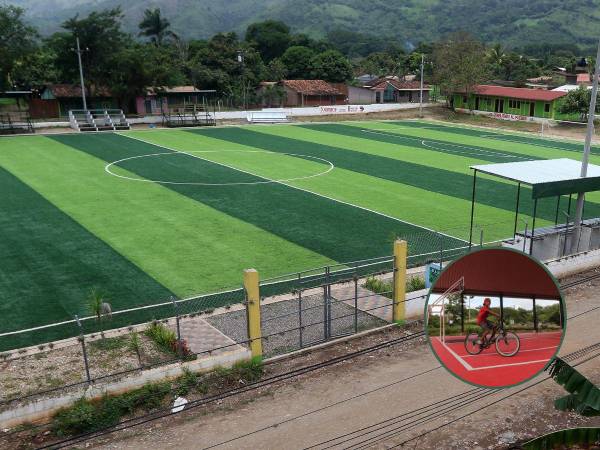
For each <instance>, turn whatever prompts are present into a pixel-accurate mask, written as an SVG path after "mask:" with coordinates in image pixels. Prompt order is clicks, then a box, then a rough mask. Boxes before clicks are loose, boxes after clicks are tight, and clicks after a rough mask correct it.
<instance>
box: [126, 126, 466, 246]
mask: <svg viewBox="0 0 600 450" xmlns="http://www.w3.org/2000/svg"><path fill="white" fill-rule="evenodd" d="M116 134H118V135H119V136H123V137H126V138H128V139H133V140H135V141H139V142H143V143H145V144H148V145H153V146H155V147H160V148H163V149H165V150H170V151H173V152H176V153H183V154H186V155H188V156H191V157H192V158H198V159H201V160H202V161H206V162H209V163H213V164H217V165H220V166H223V167H227V168H228V169H231V170H235V171H237V172H242V173H245V174H248V175H252V176H254V177H258V178H262V179H263V180H267V181H269V182H271V183H276V184H281V185H283V186H287V187H289V188H292V189H296V190H298V191H302V192H306V193H308V194H312V195H316V196H318V197H322V198H325V199H327V200H330V201H332V202H337V203H341V204H343V205H347V206H351V207H353V208H358V209H361V210H363V211H367V212H370V213H372V214H376V215H378V216H381V217H385V218H387V219H391V220H394V221H396V222H400V223H404V224H406V225H410V226H413V227H415V228H420V229H421V230H426V231H431V232H433V233H436V234H440V235H442V236H446V237H448V238H451V239H456V240H457V241H461V242H465V243H467V242H468V241H466V240H464V239H460V238H458V237H455V236H451V235H449V234H446V233H441V232H439V231H435V230H432V229H431V228H427V227H424V226H421V225H416V224H414V223H411V222H408V221H406V220H402V219H398V218H397V217H393V216H390V215H388V214H385V213H382V212H379V211H375V210H372V209H370V208H366V207H364V206H360V205H355V204H354V203H350V202H345V201H343V200H339V199H336V198H333V197H329V196H327V195H324V194H320V193H318V192H314V191H311V190H308V189H304V188H301V187H297V186H294V185H292V184H288V183H285V182H283V181H277V180H273V179H270V178H268V177H264V176H261V175H257V174H255V173H252V172H249V171H247V170H243V169H239V168H237V167H234V166H230V165H229V164H225V163H221V162H216V161H211V160H210V159H207V158H202V157H201V156H198V155H194V154H192V153H188V152H186V151H183V150H177V149H174V148H170V147H167V146H165V145H160V144H155V143H153V142H149V141H146V140H144V139H140V138H138V137H134V136H129V135H126V134H122V133H116Z"/></svg>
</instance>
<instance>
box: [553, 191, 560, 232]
mask: <svg viewBox="0 0 600 450" xmlns="http://www.w3.org/2000/svg"><path fill="white" fill-rule="evenodd" d="M559 209H560V195H559V196H558V197H557V199H556V215H555V216H554V225H558V210H559Z"/></svg>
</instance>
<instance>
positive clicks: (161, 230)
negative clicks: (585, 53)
mask: <svg viewBox="0 0 600 450" xmlns="http://www.w3.org/2000/svg"><path fill="white" fill-rule="evenodd" d="M365 130H367V131H368V130H370V131H374V132H375V133H371V132H365ZM579 150H580V146H578V145H577V144H574V143H569V142H556V141H549V140H545V139H537V138H526V137H524V136H520V135H514V134H505V133H499V132H493V131H488V130H474V129H465V128H459V127H452V126H446V125H441V124H431V123H426V122H368V123H346V124H343V125H341V124H310V125H300V126H268V127H264V126H262V127H261V126H251V127H244V128H240V127H224V128H213V129H198V130H189V131H183V130H176V131H173V130H169V131H166V130H160V131H150V132H140V131H137V132H136V131H133V132H126V133H123V134H115V133H102V134H68V135H54V136H51V137H42V136H34V137H23V138H19V137H17V138H7V139H3V140H0V170H1V172H0V186H2V188H3V189H4V190H6V191H7V192H11V195H10V196H5V197H4V198H3V199H2V200H0V206H1V207H2V209H3V211H7V213H6V214H5V215H4V216H3V217H2V219H0V233H1V234H2V235H4V236H8V238H7V239H4V240H3V242H2V243H0V247H1V249H2V250H3V256H0V258H2V259H1V260H0V261H1V262H2V266H1V269H0V291H1V292H2V293H3V294H5V293H6V296H5V297H6V298H8V299H9V300H6V301H4V302H3V304H2V305H0V317H3V318H4V317H7V318H8V319H7V321H4V320H3V321H2V323H1V324H0V332H2V330H8V329H18V328H25V327H28V326H34V325H38V324H43V323H48V322H52V321H56V320H65V319H69V318H70V317H71V316H72V315H73V314H75V313H76V314H81V315H85V313H86V310H87V305H85V297H86V296H87V294H88V293H89V289H90V288H91V287H92V286H97V287H99V288H101V289H102V290H104V291H105V292H106V293H107V296H108V297H109V299H110V300H111V302H112V303H113V305H114V306H115V308H116V309H121V308H124V307H127V306H133V305H139V304H147V303H151V302H156V301H161V300H165V299H166V298H167V297H168V296H169V295H171V294H174V295H176V296H179V297H184V296H188V295H190V294H193V293H201V292H206V291H215V290H219V289H222V288H226V287H236V286H239V284H240V282H241V272H242V270H243V269H245V268H249V267H254V268H257V269H258V270H259V271H260V273H261V276H262V277H263V278H264V277H267V276H276V275H279V274H283V273H288V272H293V271H296V270H303V269H307V268H311V267H315V266H322V265H326V264H332V263H335V262H345V261H350V260H358V259H364V258H369V257H376V256H383V255H389V254H390V253H391V244H392V241H393V239H394V238H396V237H404V238H406V239H407V240H408V241H409V250H410V252H411V253H412V254H416V253H425V252H431V251H437V250H438V249H439V248H440V240H441V241H442V242H441V243H442V245H443V246H444V248H446V249H448V248H453V247H459V246H464V239H465V238H468V224H469V217H470V199H471V189H472V176H471V171H470V169H469V166H470V165H473V164H485V163H490V162H508V161H518V160H523V159H525V158H527V159H529V158H532V159H533V158H539V159H541V158H556V157H570V158H578V155H577V153H575V152H577V151H579ZM182 151H183V152H187V153H189V154H182V153H180V152H182ZM594 153H598V149H594ZM146 155H154V156H146ZM136 156H142V157H141V158H133V159H128V160H125V161H121V162H119V163H117V164H115V165H113V166H111V170H112V171H113V172H114V174H116V175H119V176H122V177H129V178H135V179H137V180H135V181H134V180H131V179H126V178H119V177H116V176H112V175H110V174H109V173H107V172H106V171H105V167H106V165H107V164H108V163H112V162H115V161H117V160H120V159H126V158H132V157H136ZM591 161H592V162H600V156H598V155H597V154H594V155H592V159H591ZM329 163H332V164H333V165H334V166H335V167H334V168H333V170H330V169H331V167H330V165H329ZM319 174H320V175H319ZM140 180H141V181H140ZM149 180H155V181H169V182H171V183H174V184H165V183H163V184H159V183H153V182H149ZM269 180H282V181H281V182H270V183H265V181H269ZM177 183H203V184H177ZM209 184H211V185H209ZM515 194H516V185H515V184H514V183H510V182H506V181H500V180H497V179H492V178H491V177H488V176H482V177H481V178H479V179H478V197H477V200H478V203H477V206H476V216H475V224H476V225H477V226H478V227H483V228H485V238H484V239H485V240H491V239H498V238H502V237H507V236H509V235H510V234H511V233H512V228H513V226H514V208H515V204H514V203H515ZM530 197H531V195H530V190H529V189H527V188H523V189H522V192H521V203H520V205H519V209H520V211H521V217H522V218H524V217H525V216H526V215H527V213H529V212H530V211H531V206H532V201H531V198H530ZM587 198H588V199H589V200H590V201H588V202H587V204H586V216H588V217H591V216H600V196H599V195H598V194H597V193H592V194H589V195H588V197H587ZM566 205H567V199H566V198H563V199H562V200H561V208H560V209H561V210H562V209H566ZM555 214H556V199H544V200H542V201H541V202H540V205H539V206H538V216H539V221H538V224H539V225H545V224H548V223H552V222H554V219H555ZM560 219H562V216H561V217H559V220H560ZM523 225H524V224H523V223H521V222H519V228H522V227H523ZM529 225H531V222H529ZM429 228H431V229H434V230H439V231H443V232H445V233H447V234H448V235H450V236H445V235H437V234H435V233H433V232H432V231H430V230H429ZM453 236H454V237H453ZM477 238H478V235H477ZM236 292H237V291H236ZM237 294H239V292H237ZM237 294H236V295H237ZM238 297H239V296H238ZM238 297H236V296H233V295H232V296H231V297H230V298H228V297H226V296H225V297H223V299H217V300H216V301H217V303H219V302H221V303H222V302H231V301H234V300H235V301H237V300H239V299H238ZM17 299H18V300H17ZM221 303H219V304H221ZM143 317H144V318H147V317H146V316H145V315H144V316H143ZM138 318H142V315H140V316H139V317H138ZM0 340H1V339H0ZM1 344H2V343H1V342H0V348H2V345H1Z"/></svg>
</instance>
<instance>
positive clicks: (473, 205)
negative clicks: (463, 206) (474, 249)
mask: <svg viewBox="0 0 600 450" xmlns="http://www.w3.org/2000/svg"><path fill="white" fill-rule="evenodd" d="M476 183H477V169H473V193H472V194H471V226H470V228H469V250H471V245H472V244H473V218H474V217H475V186H476Z"/></svg>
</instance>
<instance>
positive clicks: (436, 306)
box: [428, 277, 465, 344]
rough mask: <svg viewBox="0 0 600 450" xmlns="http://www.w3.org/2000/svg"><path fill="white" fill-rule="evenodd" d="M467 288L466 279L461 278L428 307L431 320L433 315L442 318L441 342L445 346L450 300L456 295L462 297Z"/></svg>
mask: <svg viewBox="0 0 600 450" xmlns="http://www.w3.org/2000/svg"><path fill="white" fill-rule="evenodd" d="M464 288H465V279H464V277H460V278H459V279H458V280H456V281H455V282H454V283H452V285H451V286H450V287H449V288H448V289H446V291H444V293H443V294H441V295H440V296H439V297H437V298H436V299H435V300H434V301H433V302H431V303H430V304H429V305H428V314H429V318H431V316H432V315H438V316H439V318H440V330H439V334H440V341H441V342H442V343H443V344H445V343H446V318H447V312H446V307H447V305H448V304H449V303H450V300H451V299H452V297H453V296H455V295H461V294H462V293H463V291H464Z"/></svg>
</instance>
